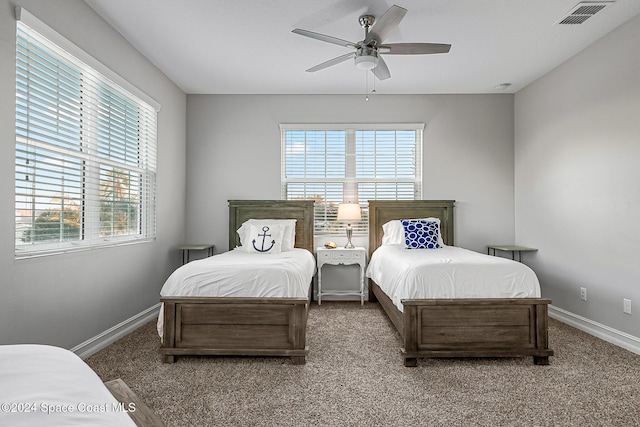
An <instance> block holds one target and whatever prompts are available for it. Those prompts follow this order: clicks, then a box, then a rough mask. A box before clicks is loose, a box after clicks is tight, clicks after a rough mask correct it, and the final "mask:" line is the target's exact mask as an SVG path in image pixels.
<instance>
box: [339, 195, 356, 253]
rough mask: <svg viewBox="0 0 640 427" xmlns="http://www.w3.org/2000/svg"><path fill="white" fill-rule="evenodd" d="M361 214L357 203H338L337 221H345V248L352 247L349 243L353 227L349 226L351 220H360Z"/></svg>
mask: <svg viewBox="0 0 640 427" xmlns="http://www.w3.org/2000/svg"><path fill="white" fill-rule="evenodd" d="M361 219H362V214H361V213H360V205H359V204H358V203H340V204H339V205H338V221H347V244H346V245H345V246H344V247H345V248H347V249H352V248H353V247H354V246H353V243H351V235H352V234H353V229H352V228H351V221H360V220H361Z"/></svg>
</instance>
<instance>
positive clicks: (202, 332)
mask: <svg viewBox="0 0 640 427" xmlns="http://www.w3.org/2000/svg"><path fill="white" fill-rule="evenodd" d="M161 301H162V303H163V304H164V313H163V315H164V330H163V343H162V346H161V347H160V349H159V352H160V354H161V355H162V357H163V361H164V362H165V363H173V362H174V360H175V356H184V355H227V356H230V355H233V356H288V357H291V361H292V363H293V364H296V365H301V364H304V363H305V361H306V355H307V354H308V349H307V347H306V330H307V316H308V310H309V299H299V298H214V297H173V298H161Z"/></svg>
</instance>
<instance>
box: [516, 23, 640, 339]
mask: <svg viewBox="0 0 640 427" xmlns="http://www.w3.org/2000/svg"><path fill="white" fill-rule="evenodd" d="M638 46H640V17H636V18H634V19H632V20H630V21H629V22H627V23H626V24H624V25H622V26H621V27H619V28H618V29H616V30H615V31H613V32H612V33H610V34H609V35H607V36H605V37H604V38H602V39H601V40H599V41H598V42H596V43H595V44H593V45H592V46H590V47H589V48H588V49H586V50H584V51H582V52H581V53H580V54H578V55H576V56H575V57H573V58H572V59H571V60H569V61H567V62H566V63H564V64H563V65H561V66H560V67H558V68H557V69H555V70H554V71H553V72H551V73H549V74H548V75H546V76H544V77H543V78H541V79H540V80H538V81H536V82H534V83H533V84H531V85H529V86H528V87H526V88H525V89H524V90H522V91H520V92H519V93H518V94H517V95H516V98H515V195H516V197H515V202H516V204H515V213H516V215H515V218H516V228H515V230H516V237H517V240H518V242H519V243H521V244H523V245H528V246H534V247H537V248H539V251H538V252H537V253H536V254H534V255H531V256H528V261H529V263H530V265H531V266H532V267H533V268H534V270H535V271H536V272H537V273H538V276H539V278H540V281H541V283H542V288H543V295H544V296H546V297H549V298H551V299H552V300H553V304H554V306H557V307H559V308H562V309H564V310H567V311H569V312H571V313H574V314H576V315H578V316H582V317H584V318H587V319H590V320H591V321H595V322H598V323H600V324H603V325H606V326H608V327H611V328H614V329H617V330H619V331H622V332H625V333H627V334H631V335H633V336H635V337H640V322H639V321H638V313H640V262H639V259H640V257H639V255H640V226H639V222H638V218H640V49H639V48H638ZM580 287H586V288H587V291H588V292H587V301H586V302H583V301H581V300H580ZM623 298H628V299H631V300H632V303H633V304H635V306H634V307H633V310H635V312H634V313H633V314H632V315H631V316H630V315H627V314H623V312H622V300H623Z"/></svg>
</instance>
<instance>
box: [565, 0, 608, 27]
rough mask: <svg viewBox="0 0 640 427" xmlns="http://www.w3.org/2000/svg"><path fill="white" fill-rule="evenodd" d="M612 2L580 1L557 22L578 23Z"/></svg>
mask: <svg viewBox="0 0 640 427" xmlns="http://www.w3.org/2000/svg"><path fill="white" fill-rule="evenodd" d="M610 4H613V1H599V2H582V3H578V5H577V6H576V7H574V8H573V9H572V10H571V11H570V12H569V13H568V14H567V15H566V16H565V17H564V18H562V19H561V20H560V21H559V22H558V24H560V25H578V24H582V23H583V22H584V21H586V20H587V19H589V18H591V17H592V16H593V15H595V14H596V13H598V12H600V11H601V10H602V9H604V8H605V7H607V6H609V5H610Z"/></svg>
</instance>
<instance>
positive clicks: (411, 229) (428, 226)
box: [402, 219, 441, 249]
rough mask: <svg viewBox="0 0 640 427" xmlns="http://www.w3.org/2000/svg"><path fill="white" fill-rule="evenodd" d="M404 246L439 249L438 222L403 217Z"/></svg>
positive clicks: (408, 247)
mask: <svg viewBox="0 0 640 427" xmlns="http://www.w3.org/2000/svg"><path fill="white" fill-rule="evenodd" d="M402 226H403V228H404V240H405V247H406V248H407V249H439V248H440V247H441V246H440V244H439V243H438V240H439V236H440V223H439V222H437V221H429V220H426V219H404V220H402Z"/></svg>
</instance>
